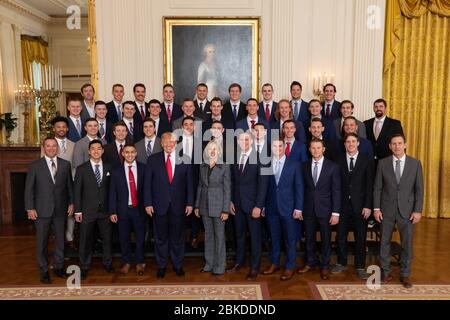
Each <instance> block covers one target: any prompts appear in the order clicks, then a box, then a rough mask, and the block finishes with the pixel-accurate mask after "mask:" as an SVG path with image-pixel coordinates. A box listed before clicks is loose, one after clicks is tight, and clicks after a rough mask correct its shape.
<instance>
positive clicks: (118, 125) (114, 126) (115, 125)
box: [112, 120, 128, 132]
mask: <svg viewBox="0 0 450 320" xmlns="http://www.w3.org/2000/svg"><path fill="white" fill-rule="evenodd" d="M117 127H125V128H126V129H127V130H128V127H127V125H126V124H125V122H123V121H122V120H121V121H118V122H116V123H114V125H113V127H112V131H113V132H114V131H115V130H116V128H117Z"/></svg>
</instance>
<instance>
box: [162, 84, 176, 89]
mask: <svg viewBox="0 0 450 320" xmlns="http://www.w3.org/2000/svg"><path fill="white" fill-rule="evenodd" d="M168 87H169V88H172V89H173V85H171V84H170V83H166V84H165V85H164V86H163V90H164V89H165V88H168ZM174 90H175V89H174Z"/></svg>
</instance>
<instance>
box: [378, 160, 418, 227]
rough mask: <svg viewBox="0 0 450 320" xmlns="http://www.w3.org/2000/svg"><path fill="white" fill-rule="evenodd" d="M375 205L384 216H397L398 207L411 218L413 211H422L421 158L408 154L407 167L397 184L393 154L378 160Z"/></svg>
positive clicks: (401, 212) (405, 215) (403, 215)
mask: <svg viewBox="0 0 450 320" xmlns="http://www.w3.org/2000/svg"><path fill="white" fill-rule="evenodd" d="M373 207H374V209H380V210H381V212H382V213H383V216H388V217H395V214H396V211H397V208H398V210H399V211H400V214H401V215H402V217H404V218H405V219H406V218H409V217H410V216H411V213H412V212H419V213H421V212H422V207H423V175H422V164H421V163H420V161H419V160H417V159H414V158H411V157H408V156H406V161H405V167H404V169H403V174H402V177H401V179H400V184H399V185H397V181H396V179H395V173H394V167H393V164H392V156H389V157H386V158H384V159H381V160H379V161H378V168H377V175H376V177H375V185H374V191H373Z"/></svg>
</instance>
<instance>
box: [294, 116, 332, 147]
mask: <svg viewBox="0 0 450 320" xmlns="http://www.w3.org/2000/svg"><path fill="white" fill-rule="evenodd" d="M321 120H322V124H323V126H324V127H325V130H324V131H323V139H324V140H331V141H337V140H338V137H337V135H336V127H335V126H334V124H333V122H332V121H330V120H328V119H327V118H325V117H323V116H322V118H321ZM310 125H311V118H309V119H308V120H307V121H305V122H304V123H303V127H304V128H305V132H306V138H307V139H308V141H309V140H311V137H312V135H311V132H309V126H310Z"/></svg>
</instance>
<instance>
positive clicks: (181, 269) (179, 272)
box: [175, 268, 184, 277]
mask: <svg viewBox="0 0 450 320" xmlns="http://www.w3.org/2000/svg"><path fill="white" fill-rule="evenodd" d="M175 273H176V274H177V276H179V277H182V276H184V270H183V268H180V269H175Z"/></svg>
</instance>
